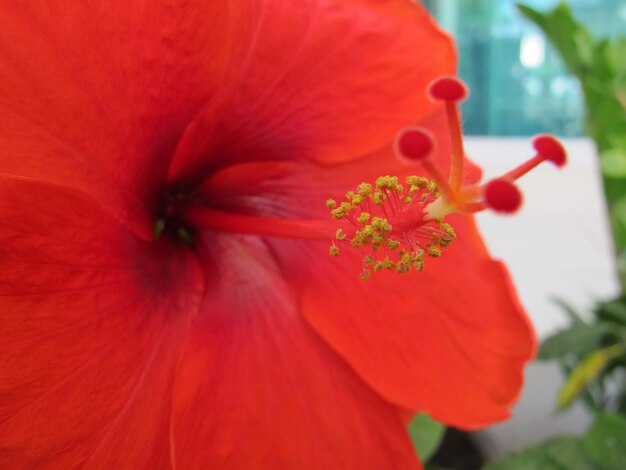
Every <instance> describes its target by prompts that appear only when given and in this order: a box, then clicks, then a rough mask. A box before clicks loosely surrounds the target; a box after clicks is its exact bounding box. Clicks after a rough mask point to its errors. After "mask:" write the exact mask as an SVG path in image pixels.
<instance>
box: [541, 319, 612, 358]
mask: <svg viewBox="0 0 626 470" xmlns="http://www.w3.org/2000/svg"><path fill="white" fill-rule="evenodd" d="M609 332H610V330H609V328H608V326H607V325H605V324H602V323H594V324H591V325H589V324H586V323H576V324H574V325H572V326H570V327H569V328H568V329H566V330H561V331H558V332H556V333H555V334H553V335H552V336H550V337H548V338H546V339H545V340H544V341H543V342H542V343H541V347H540V348H539V354H538V355H537V359H541V360H549V359H557V358H561V357H564V356H566V355H569V354H576V355H580V356H584V355H587V354H589V353H590V352H591V351H594V350H595V349H597V348H598V347H599V346H600V341H601V339H602V337H603V336H604V335H606V334H607V333H609Z"/></svg>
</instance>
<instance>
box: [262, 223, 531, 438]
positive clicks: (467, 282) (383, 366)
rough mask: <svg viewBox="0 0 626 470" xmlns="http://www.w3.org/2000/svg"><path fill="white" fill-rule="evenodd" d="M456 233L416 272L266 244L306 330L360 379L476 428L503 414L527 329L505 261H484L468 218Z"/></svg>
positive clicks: (317, 249) (304, 247) (346, 253)
mask: <svg viewBox="0 0 626 470" xmlns="http://www.w3.org/2000/svg"><path fill="white" fill-rule="evenodd" d="M451 223H452V225H453V226H454V228H455V230H456V231H457V234H458V238H457V240H455V241H454V242H453V243H452V245H451V246H450V247H449V248H447V249H446V250H444V254H443V256H442V258H441V259H437V260H433V259H428V260H427V265H426V270H425V271H424V272H423V273H415V272H414V273H411V274H403V275H400V274H396V273H380V274H375V275H374V276H373V278H372V280H371V281H368V282H367V283H365V282H364V281H361V280H360V279H359V277H358V273H359V272H360V271H361V269H362V268H361V260H360V255H359V254H358V253H357V252H356V250H350V249H349V248H345V249H343V250H342V252H341V255H340V256H339V258H333V259H331V258H330V257H327V258H325V257H323V256H322V255H321V253H323V250H324V248H325V246H313V245H311V244H298V243H287V242H281V244H280V246H278V245H275V246H274V245H273V246H274V249H275V251H276V253H277V254H278V256H280V258H281V260H282V262H281V268H282V269H283V271H284V273H285V276H287V277H288V278H289V279H291V280H293V282H294V285H296V286H298V288H299V292H300V296H301V309H302V312H303V313H304V315H305V317H306V318H307V320H308V321H309V323H310V324H311V326H313V328H314V329H315V330H316V331H317V332H318V333H319V334H320V335H321V336H322V337H323V338H324V339H326V340H327V341H328V343H329V344H330V345H331V346H332V347H333V348H334V349H335V350H337V351H338V352H339V353H340V354H341V355H342V356H343V357H344V358H345V359H346V360H347V361H348V363H349V364H350V365H352V367H354V369H355V370H356V371H357V372H358V373H359V375H360V376H361V377H363V379H364V380H365V381H366V382H368V383H369V384H370V385H372V387H373V388H374V389H375V390H377V391H378V392H379V393H381V395H383V396H384V397H386V398H387V399H388V400H390V401H392V402H393V403H396V404H398V405H400V406H403V407H406V408H409V409H413V410H419V411H427V412H429V413H431V414H432V415H433V416H434V417H435V418H437V419H439V420H441V421H443V422H446V423H448V424H451V425H454V426H458V427H463V428H476V427H479V426H484V425H486V424H488V423H492V422H494V421H498V420H502V419H504V418H506V417H507V416H508V415H509V408H510V406H511V404H512V403H513V401H514V400H515V399H516V397H517V395H518V393H519V391H520V387H521V384H522V369H523V366H524V364H525V363H526V362H527V361H528V360H529V359H530V358H531V357H532V355H533V353H534V350H535V342H534V336H533V332H532V329H531V327H530V324H529V322H528V319H527V318H526V315H525V313H524V311H523V309H522V307H521V306H520V304H519V302H518V300H517V297H516V295H515V291H514V290H513V288H512V286H511V283H510V280H509V277H508V274H507V272H506V270H505V269H504V267H503V266H502V265H501V264H500V263H497V262H494V261H492V260H490V259H489V258H488V256H487V253H486V252H485V249H484V246H483V245H482V242H481V241H480V239H479V237H478V234H477V233H476V230H475V228H474V225H473V223H472V222H471V221H470V220H469V219H467V218H466V219H462V218H460V217H459V218H456V219H452V220H451Z"/></svg>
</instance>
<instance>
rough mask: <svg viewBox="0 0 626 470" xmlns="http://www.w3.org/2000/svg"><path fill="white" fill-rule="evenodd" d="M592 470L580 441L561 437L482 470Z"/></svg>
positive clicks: (510, 456) (575, 438)
mask: <svg viewBox="0 0 626 470" xmlns="http://www.w3.org/2000/svg"><path fill="white" fill-rule="evenodd" d="M535 469H538V470H594V469H595V467H594V466H593V465H592V463H591V462H590V461H589V459H588V458H587V456H586V454H585V452H584V450H583V446H582V444H581V439H580V438H577V437H571V436H562V437H557V438H555V439H552V440H550V441H548V442H546V443H544V444H540V445H538V446H536V447H531V448H528V449H525V450H523V451H522V452H518V453H514V454H511V455H508V456H507V457H505V458H504V459H503V460H501V461H499V462H497V463H494V464H491V465H487V466H486V467H484V468H483V470H535Z"/></svg>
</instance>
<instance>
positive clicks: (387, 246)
mask: <svg viewBox="0 0 626 470" xmlns="http://www.w3.org/2000/svg"><path fill="white" fill-rule="evenodd" d="M404 183H405V184H400V181H399V180H398V178H397V177H396V176H389V175H386V176H381V177H380V178H378V179H377V180H376V182H375V183H374V185H372V184H369V183H361V184H359V185H358V186H357V188H356V191H349V192H348V193H346V196H345V200H344V201H335V200H334V199H329V200H328V202H327V203H326V206H327V207H328V209H329V210H330V213H331V215H332V216H333V217H334V218H335V219H336V220H337V221H339V222H340V223H341V224H342V227H341V228H339V229H337V232H336V233H335V239H334V240H333V244H332V246H331V247H330V251H329V252H330V255H331V256H339V250H340V248H339V247H340V246H341V245H342V244H343V245H344V246H352V247H353V248H356V249H358V250H359V252H360V254H361V262H362V265H363V271H362V272H361V274H360V277H361V279H364V280H368V279H370V278H371V276H372V273H379V272H382V271H395V272H397V273H408V272H411V271H422V270H423V269H424V257H425V255H428V256H430V257H433V258H437V257H439V256H441V254H442V250H443V249H444V248H446V247H447V246H448V245H449V244H450V243H451V242H452V241H453V240H454V239H455V238H456V234H455V233H454V229H453V228H452V226H450V224H448V223H446V222H444V221H443V218H428V217H427V212H426V209H427V208H428V207H429V206H430V205H432V204H433V203H434V202H435V201H436V200H437V199H438V198H439V197H440V194H439V192H438V190H437V187H436V185H435V184H434V183H433V182H432V181H430V180H428V179H427V178H424V177H421V176H409V177H407V178H406V179H405V181H404ZM330 201H332V203H331V202H330Z"/></svg>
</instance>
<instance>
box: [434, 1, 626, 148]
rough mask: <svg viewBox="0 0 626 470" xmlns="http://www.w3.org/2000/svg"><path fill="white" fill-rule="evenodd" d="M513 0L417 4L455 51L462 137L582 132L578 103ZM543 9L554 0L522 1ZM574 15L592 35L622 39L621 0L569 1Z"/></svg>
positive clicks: (625, 24) (625, 15) (624, 4)
mask: <svg viewBox="0 0 626 470" xmlns="http://www.w3.org/2000/svg"><path fill="white" fill-rule="evenodd" d="M518 2H519V0H518V1H514V0H498V1H497V2H496V1H491V0H424V1H423V3H424V4H425V5H426V7H427V8H428V9H429V10H430V11H431V12H432V13H433V14H434V15H435V16H436V17H437V19H438V21H439V24H440V25H441V26H442V27H443V28H444V29H446V30H447V31H448V32H450V33H451V34H452V35H453V36H454V38H455V40H456V43H457V47H458V51H459V75H460V76H461V78H462V79H463V80H464V81H465V83H467V84H468V85H469V88H470V93H471V94H470V99H469V100H468V101H466V102H465V103H464V105H463V108H462V109H463V116H464V118H465V119H464V120H465V122H464V131H465V134H466V135H470V136H530V135H534V134H537V133H540V132H549V133H553V134H556V135H559V136H562V137H579V136H582V135H583V134H584V101H583V97H582V94H581V91H580V85H579V83H578V81H577V80H576V78H574V77H572V76H571V75H570V74H569V73H568V72H567V70H566V68H565V66H564V64H563V62H562V61H561V59H560V57H559V55H558V54H557V53H556V51H555V50H554V49H553V48H552V47H551V46H550V44H548V43H547V41H546V39H545V36H544V34H543V33H542V32H541V31H540V30H539V29H538V28H537V27H535V26H534V25H533V24H532V23H530V22H529V21H528V20H526V19H524V18H523V17H522V15H521V14H520V13H519V11H518V10H517V8H516V6H515V5H516V3H518ZM522 3H524V4H526V5H529V6H532V7H534V8H536V9H538V10H542V11H545V10H548V9H551V8H553V7H554V6H555V5H556V4H557V3H559V2H558V1H556V0H525V1H524V2H522ZM567 4H568V5H569V6H570V7H571V9H572V12H573V13H574V15H575V16H576V17H577V18H578V19H580V20H581V21H583V22H584V23H585V25H586V26H587V27H588V28H589V29H590V30H591V32H592V33H593V34H594V36H596V37H615V36H618V35H622V36H623V35H626V0H569V1H567Z"/></svg>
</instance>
